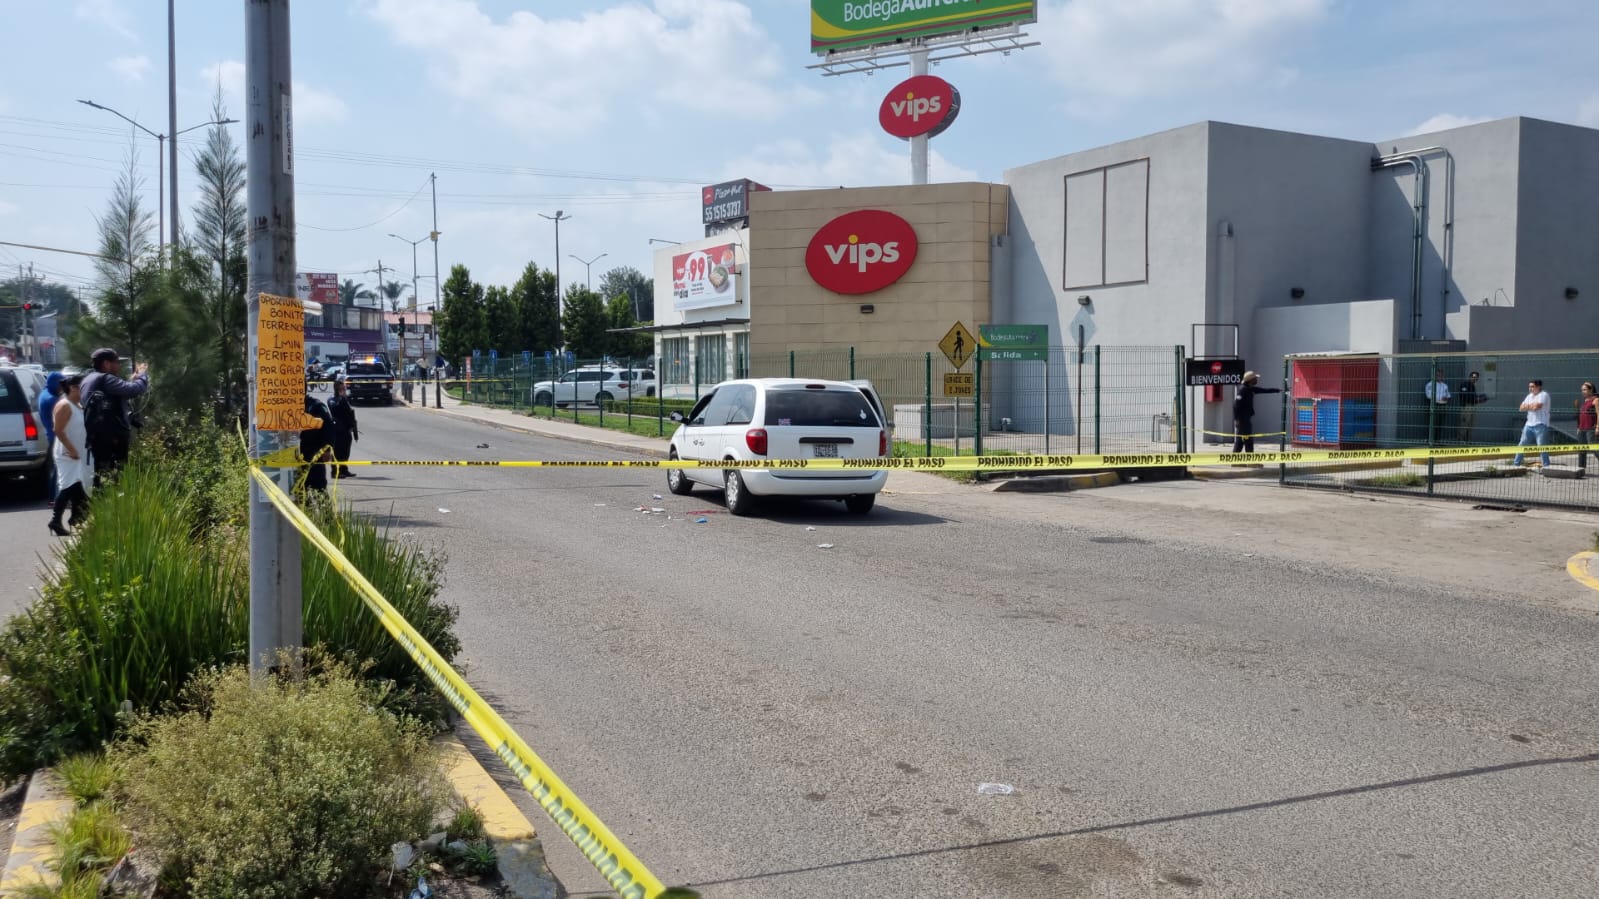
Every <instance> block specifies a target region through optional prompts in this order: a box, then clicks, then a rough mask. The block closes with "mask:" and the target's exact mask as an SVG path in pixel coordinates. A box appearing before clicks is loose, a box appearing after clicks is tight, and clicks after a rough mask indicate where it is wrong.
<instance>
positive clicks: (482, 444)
mask: <svg viewBox="0 0 1599 899" xmlns="http://www.w3.org/2000/svg"><path fill="white" fill-rule="evenodd" d="M477 448H478V449H488V448H489V445H488V444H487V443H480V444H478V445H477Z"/></svg>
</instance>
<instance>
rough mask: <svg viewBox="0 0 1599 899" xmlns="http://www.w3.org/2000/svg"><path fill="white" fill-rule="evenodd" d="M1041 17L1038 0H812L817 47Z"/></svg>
mask: <svg viewBox="0 0 1599 899" xmlns="http://www.w3.org/2000/svg"><path fill="white" fill-rule="evenodd" d="M1036 21H1038V2H1037V0H811V52H812V53H816V54H819V55H826V54H828V53H832V52H833V51H835V50H851V49H856V48H860V47H876V46H881V45H884V44H896V43H900V42H902V41H907V40H911V39H912V38H923V39H926V38H935V37H943V36H945V35H951V34H959V33H960V32H962V31H970V30H972V29H974V28H994V27H997V26H1000V25H1025V24H1028V23H1030V22H1036Z"/></svg>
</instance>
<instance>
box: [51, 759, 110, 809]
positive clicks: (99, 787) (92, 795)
mask: <svg viewBox="0 0 1599 899" xmlns="http://www.w3.org/2000/svg"><path fill="white" fill-rule="evenodd" d="M55 770H56V775H57V776H58V777H60V778H61V784H62V787H63V788H64V789H65V790H66V792H67V795H68V796H71V797H72V800H73V801H74V802H76V803H77V804H78V805H80V806H81V805H88V804H89V803H91V802H97V801H99V800H100V797H102V796H104V795H105V794H106V793H107V792H109V791H110V789H111V781H112V780H113V778H114V777H115V772H114V771H112V770H111V763H110V762H108V761H106V757H105V756H104V755H101V754H100V753H98V752H80V753H78V754H77V755H74V756H69V757H67V758H64V759H62V760H61V763H60V764H58V765H56V769H55Z"/></svg>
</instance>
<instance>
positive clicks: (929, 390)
mask: <svg viewBox="0 0 1599 899" xmlns="http://www.w3.org/2000/svg"><path fill="white" fill-rule="evenodd" d="M922 393H923V395H924V396H925V397H926V399H927V405H926V409H925V410H924V411H923V412H922V437H923V438H924V439H925V440H926V441H927V448H926V451H925V452H923V454H922V455H924V456H928V457H931V456H932V455H933V354H932V353H928V354H927V379H926V380H925V381H923V382H922Z"/></svg>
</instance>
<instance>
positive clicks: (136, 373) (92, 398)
mask: <svg viewBox="0 0 1599 899" xmlns="http://www.w3.org/2000/svg"><path fill="white" fill-rule="evenodd" d="M89 361H90V363H91V364H92V365H93V366H94V373H93V374H91V375H89V377H88V378H86V379H85V380H84V382H83V421H84V429H85V430H86V431H87V432H88V443H89V454H90V456H92V457H93V458H94V476H95V480H96V482H98V481H99V480H100V478H101V477H102V476H104V475H105V474H107V473H110V472H115V471H117V470H118V469H120V468H121V467H122V466H123V465H124V464H125V463H126V462H127V461H128V449H129V447H131V446H132V444H133V427H134V425H135V423H136V422H135V420H134V417H133V412H132V410H131V409H130V408H129V406H128V401H129V400H131V399H133V398H134V397H138V396H143V395H145V394H146V393H148V392H149V391H150V366H149V365H148V364H147V363H144V362H140V363H139V364H138V366H137V367H136V368H134V370H133V380H131V381H124V380H123V379H122V378H121V377H120V376H119V375H118V374H117V370H118V369H119V368H120V367H121V365H122V357H121V356H119V355H117V351H116V350H113V349H111V348H110V347H101V348H100V349H98V350H95V351H94V355H92V356H90V357H89Z"/></svg>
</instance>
